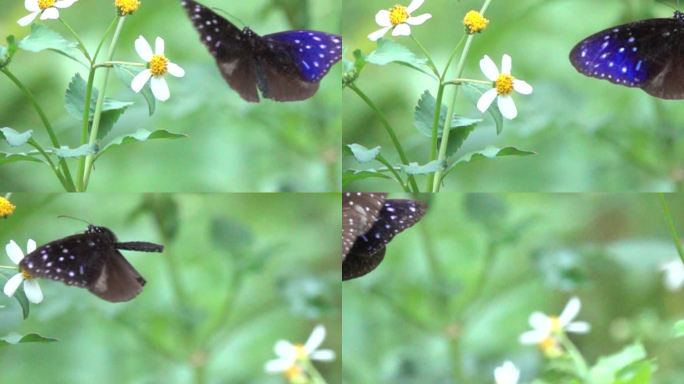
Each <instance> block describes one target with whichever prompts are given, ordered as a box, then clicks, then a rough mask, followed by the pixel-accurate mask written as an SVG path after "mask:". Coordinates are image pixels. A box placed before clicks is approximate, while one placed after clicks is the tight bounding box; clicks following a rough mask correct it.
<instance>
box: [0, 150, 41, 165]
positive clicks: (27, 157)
mask: <svg viewBox="0 0 684 384" xmlns="http://www.w3.org/2000/svg"><path fill="white" fill-rule="evenodd" d="M34 156H35V157H34ZM37 156H39V153H38V151H35V152H23V153H10V152H3V151H0V165H2V164H9V163H14V162H17V161H31V162H34V163H44V161H43V159H42V158H38V157H37Z"/></svg>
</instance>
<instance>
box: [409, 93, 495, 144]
mask: <svg viewBox="0 0 684 384" xmlns="http://www.w3.org/2000/svg"><path fill="white" fill-rule="evenodd" d="M436 105H437V102H436V100H435V98H434V97H433V96H432V94H430V91H425V92H423V94H422V95H421V97H420V99H419V100H418V104H417V105H416V109H415V112H414V115H413V125H414V127H415V128H416V129H417V130H418V132H419V133H421V134H422V135H423V136H425V137H430V138H431V137H432V125H433V123H434V114H435V107H436ZM446 112H447V111H446V107H445V106H442V108H441V109H440V113H439V115H440V117H439V123H438V124H439V125H438V126H437V135H438V137H439V139H440V141H441V138H442V132H443V130H444V121H445V120H446ZM481 122H482V119H471V118H469V117H465V116H460V115H455V116H453V118H452V120H451V124H450V128H451V130H452V131H451V133H450V134H449V143H448V144H447V153H450V154H451V153H455V152H457V151H458V150H459V149H460V148H461V146H463V143H464V142H465V140H466V139H467V138H468V136H470V134H471V133H472V132H473V131H474V130H475V128H476V127H477V124H479V123H481Z"/></svg>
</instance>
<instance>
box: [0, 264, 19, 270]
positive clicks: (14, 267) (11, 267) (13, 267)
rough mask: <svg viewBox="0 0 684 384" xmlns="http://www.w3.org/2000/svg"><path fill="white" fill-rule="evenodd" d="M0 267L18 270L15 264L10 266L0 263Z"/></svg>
mask: <svg viewBox="0 0 684 384" xmlns="http://www.w3.org/2000/svg"><path fill="white" fill-rule="evenodd" d="M0 269H11V270H13V271H16V270H17V266H16V265H14V266H10V265H0Z"/></svg>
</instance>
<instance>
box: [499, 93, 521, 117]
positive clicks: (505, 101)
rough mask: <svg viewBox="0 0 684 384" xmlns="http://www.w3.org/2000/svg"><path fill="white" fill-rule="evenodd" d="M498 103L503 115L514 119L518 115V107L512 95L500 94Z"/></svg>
mask: <svg viewBox="0 0 684 384" xmlns="http://www.w3.org/2000/svg"><path fill="white" fill-rule="evenodd" d="M497 105H498V106H499V111H501V114H502V115H503V117H505V118H507V119H508V120H513V119H515V118H516V117H517V116H518V109H517V108H516V107H515V102H514V101H513V98H512V97H511V96H510V95H506V96H499V98H498V101H497Z"/></svg>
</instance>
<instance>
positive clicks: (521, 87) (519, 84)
mask: <svg viewBox="0 0 684 384" xmlns="http://www.w3.org/2000/svg"><path fill="white" fill-rule="evenodd" d="M513 89H515V91H516V92H518V93H519V94H521V95H529V94H530V93H532V91H533V89H532V86H531V85H529V84H528V83H527V82H526V81H522V80H518V79H515V80H513Z"/></svg>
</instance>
